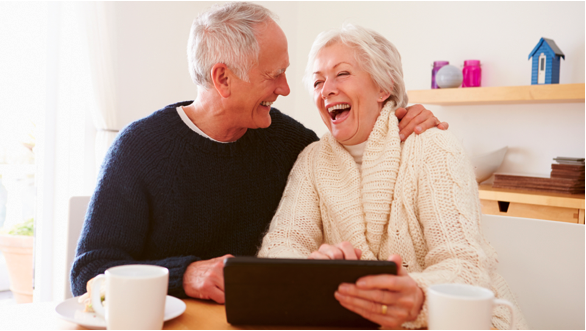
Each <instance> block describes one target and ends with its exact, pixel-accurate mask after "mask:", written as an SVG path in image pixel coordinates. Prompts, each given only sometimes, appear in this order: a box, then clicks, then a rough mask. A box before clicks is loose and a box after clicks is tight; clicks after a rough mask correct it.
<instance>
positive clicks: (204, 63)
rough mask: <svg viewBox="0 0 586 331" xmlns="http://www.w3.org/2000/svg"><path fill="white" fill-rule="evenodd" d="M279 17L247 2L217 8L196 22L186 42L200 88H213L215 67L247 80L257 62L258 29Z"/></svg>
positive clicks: (191, 64) (188, 57)
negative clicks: (222, 67) (212, 76)
mask: <svg viewBox="0 0 586 331" xmlns="http://www.w3.org/2000/svg"><path fill="white" fill-rule="evenodd" d="M269 19H274V20H276V19H277V16H276V15H275V14H273V13H272V12H271V11H270V10H268V9H267V8H265V7H263V6H259V5H256V4H252V3H248V2H230V3H227V4H220V5H214V6H213V7H212V8H211V9H209V10H208V11H206V12H204V13H201V14H200V15H198V16H197V18H195V20H193V24H192V25H191V32H190V34H189V40H188V41H187V62H188V64H189V74H190V75H191V79H192V80H193V82H194V83H195V84H197V85H198V86H202V87H204V88H209V87H211V86H212V85H213V82H212V79H211V76H210V72H211V69H212V67H213V66H214V64H216V63H224V64H225V65H226V66H227V67H228V68H229V69H230V70H232V72H234V74H235V75H237V76H238V77H239V78H240V79H242V80H244V81H248V72H249V71H250V69H251V68H252V66H254V64H256V63H257V62H258V56H259V52H260V47H259V45H258V42H257V40H256V35H255V28H256V27H257V26H258V24H260V23H264V22H267V21H268V20H269Z"/></svg>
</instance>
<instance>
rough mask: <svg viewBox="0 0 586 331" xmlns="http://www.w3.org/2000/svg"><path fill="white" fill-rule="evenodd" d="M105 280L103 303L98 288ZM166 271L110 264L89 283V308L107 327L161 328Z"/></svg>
mask: <svg viewBox="0 0 586 331" xmlns="http://www.w3.org/2000/svg"><path fill="white" fill-rule="evenodd" d="M104 280H105V281H106V284H105V286H106V300H105V301H104V306H105V307H104V306H102V303H101V300H100V287H101V286H102V283H103V282H104ZM168 284H169V270H168V269H167V268H164V267H159V266H154V265H144V264H131V265H122V266H118V267H112V268H109V269H107V270H106V273H105V275H98V276H97V277H96V278H95V280H94V282H93V284H92V297H91V300H92V307H93V308H94V310H95V312H96V313H97V314H98V315H101V316H103V317H104V319H105V320H106V326H107V328H108V329H117V330H130V329H135V330H136V329H143V330H161V329H162V328H163V322H164V318H165V300H166V299H167V287H168Z"/></svg>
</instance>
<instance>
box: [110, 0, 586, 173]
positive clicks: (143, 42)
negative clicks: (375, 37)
mask: <svg viewBox="0 0 586 331" xmlns="http://www.w3.org/2000/svg"><path fill="white" fill-rule="evenodd" d="M213 4H214V2H116V3H113V4H112V5H113V6H114V8H115V13H116V17H115V20H114V21H115V25H116V31H117V32H118V33H117V42H116V45H117V50H116V58H117V74H118V78H117V81H116V82H117V89H118V91H119V92H118V102H117V105H118V107H119V108H120V109H122V112H121V114H120V117H119V122H120V126H124V125H126V124H128V123H129V122H131V121H133V120H135V119H138V118H141V117H144V116H146V115H148V114H150V113H152V112H153V111H155V110H157V109H160V108H161V107H163V106H165V105H167V104H170V103H174V102H177V101H181V100H187V99H193V98H195V96H196V93H197V92H196V88H195V86H194V85H193V84H192V83H191V80H190V78H189V74H188V72H187V64H186V53H185V52H186V44H187V37H188V35H189V28H190V25H191V22H192V21H193V18H194V17H195V16H196V15H197V14H198V13H199V12H201V11H203V10H205V9H206V8H209V7H210V6H212V5H213ZM261 4H262V5H264V6H266V7H267V8H269V9H271V10H273V11H274V12H275V13H276V14H277V15H278V16H279V17H280V20H279V24H280V25H281V27H282V28H283V30H284V31H285V34H286V35H287V38H288V40H289V56H290V61H291V67H290V68H289V70H288V71H287V76H288V81H289V84H290V86H291V95H290V96H288V97H285V98H283V97H281V98H279V99H278V101H277V102H276V103H275V106H276V107H277V108H279V109H281V110H282V111H284V112H285V113H288V114H290V115H291V116H293V117H294V118H296V119H298V120H299V121H301V122H302V123H304V124H305V125H306V126H308V127H309V128H311V129H313V130H314V131H316V133H317V134H318V135H320V136H321V135H322V134H323V133H325V132H326V128H325V126H324V125H323V124H322V123H321V120H320V118H319V116H318V115H317V112H316V111H315V109H314V106H313V105H312V103H311V99H310V97H309V94H308V92H306V90H305V89H304V88H303V86H302V84H301V77H302V75H303V71H304V68H305V65H306V59H307V53H308V52H309V49H310V47H311V44H312V42H313V39H314V38H315V37H316V36H317V34H318V33H319V32H321V31H323V30H325V29H329V28H335V27H338V26H340V25H341V24H342V22H344V21H345V20H348V21H350V22H352V23H355V24H359V25H362V26H365V27H369V28H372V29H374V30H376V31H379V32H381V33H382V34H383V35H385V36H386V37H387V38H388V39H389V40H390V41H391V42H393V43H394V44H395V45H396V46H397V48H398V49H399V51H400V52H401V55H402V58H403V70H404V75H405V82H406V85H407V89H408V90H415V89H428V88H429V87H430V84H431V83H430V80H431V64H432V62H433V61H435V60H448V61H450V63H451V64H454V65H457V66H461V65H462V64H463V61H464V60H466V59H479V60H480V61H481V63H482V70H483V73H482V75H483V76H482V86H512V85H529V84H530V83H531V81H530V79H531V61H529V60H528V59H527V57H528V55H529V53H530V52H531V50H532V49H533V47H534V46H535V45H536V44H537V42H538V41H539V39H540V38H541V37H546V38H551V39H554V40H555V42H556V43H557V45H558V46H559V47H560V49H561V50H562V51H563V52H564V54H565V57H566V59H565V61H564V60H562V63H561V74H560V83H561V84H568V83H584V70H585V68H584V63H585V58H584V47H585V43H584V41H585V36H584V29H585V25H584V10H585V7H584V2H513V3H510V2H449V3H445V2H261ZM426 107H427V108H428V109H431V110H432V111H433V112H434V113H435V114H436V115H437V116H438V118H440V119H441V120H443V121H447V122H449V123H450V131H452V132H453V133H454V134H456V135H457V136H458V137H460V138H461V139H462V140H463V142H464V145H465V146H466V147H467V148H469V150H470V151H471V153H473V154H475V153H482V152H486V151H490V150H494V149H498V148H500V147H502V146H505V145H508V146H509V148H510V149H509V153H508V154H507V157H506V159H505V162H504V163H503V165H502V166H501V168H500V171H505V172H515V173H529V174H548V173H549V171H550V165H551V163H552V162H553V161H552V160H551V159H552V158H553V157H556V156H577V157H583V156H584V103H579V104H544V105H542V104H539V105H499V106H444V107H442V106H433V105H426Z"/></svg>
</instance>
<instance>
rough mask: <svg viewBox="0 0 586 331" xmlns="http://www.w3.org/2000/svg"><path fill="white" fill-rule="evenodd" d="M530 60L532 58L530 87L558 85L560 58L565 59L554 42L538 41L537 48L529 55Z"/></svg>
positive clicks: (549, 40) (548, 40)
mask: <svg viewBox="0 0 586 331" xmlns="http://www.w3.org/2000/svg"><path fill="white" fill-rule="evenodd" d="M530 58H533V62H532V66H531V85H537V84H559V83H560V58H564V60H565V59H566V57H565V55H564V53H563V52H562V51H561V50H560V48H559V47H558V45H556V44H555V41H553V40H551V39H547V38H541V39H539V42H538V43H537V46H535V48H534V49H533V50H532V51H531V53H530V54H529V59H530Z"/></svg>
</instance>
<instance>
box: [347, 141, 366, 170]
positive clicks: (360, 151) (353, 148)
mask: <svg viewBox="0 0 586 331" xmlns="http://www.w3.org/2000/svg"><path fill="white" fill-rule="evenodd" d="M367 142H368V141H365V142H363V143H360V144H358V145H342V146H343V147H344V148H345V149H346V150H347V151H348V153H350V155H352V158H354V162H356V165H358V169H360V166H361V165H362V155H364V150H365V149H366V143H367Z"/></svg>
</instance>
